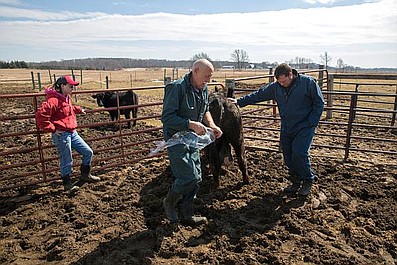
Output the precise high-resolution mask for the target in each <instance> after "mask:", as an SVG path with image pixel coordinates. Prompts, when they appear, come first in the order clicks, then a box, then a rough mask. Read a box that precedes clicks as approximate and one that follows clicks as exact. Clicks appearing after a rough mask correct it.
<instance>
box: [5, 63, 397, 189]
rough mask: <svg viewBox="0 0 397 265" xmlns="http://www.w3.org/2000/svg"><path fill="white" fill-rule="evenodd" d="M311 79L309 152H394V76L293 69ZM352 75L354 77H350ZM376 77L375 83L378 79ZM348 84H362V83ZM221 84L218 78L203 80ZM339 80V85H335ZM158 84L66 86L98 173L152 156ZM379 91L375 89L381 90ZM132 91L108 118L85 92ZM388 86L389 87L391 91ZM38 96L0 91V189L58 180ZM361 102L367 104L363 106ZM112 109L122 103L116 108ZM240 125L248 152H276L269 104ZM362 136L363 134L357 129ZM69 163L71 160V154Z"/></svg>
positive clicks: (232, 90) (247, 88)
mask: <svg viewBox="0 0 397 265" xmlns="http://www.w3.org/2000/svg"><path fill="white" fill-rule="evenodd" d="M300 72H301V73H306V74H310V75H312V76H313V77H315V78H316V79H317V81H318V82H319V84H320V86H321V88H322V91H323V94H324V97H325V99H326V108H325V111H324V113H323V117H322V120H321V122H320V126H319V128H318V130H317V133H316V137H315V140H314V144H313V155H314V156H326V157H328V156H333V157H336V158H341V159H344V160H347V159H349V158H350V157H351V155H350V153H351V152H352V151H354V152H355V153H356V155H355V156H354V159H358V160H360V159H368V158H367V156H368V155H367V154H368V153H373V154H380V155H385V156H388V157H391V158H393V157H394V158H395V157H396V153H397V150H396V146H397V136H396V134H397V133H396V124H395V117H396V111H397V110H396V105H397V99H396V98H397V92H396V91H394V89H395V88H397V85H396V83H395V81H392V80H389V81H390V82H388V83H382V85H381V86H376V83H375V87H381V89H379V90H380V91H375V90H371V91H370V92H368V91H360V90H357V89H356V90H354V91H349V90H348V89H346V90H343V91H335V90H334V89H333V88H335V85H334V83H333V82H334V81H333V80H335V78H333V75H331V74H328V72H327V71H326V70H324V69H316V70H300ZM357 79H358V78H357ZM271 81H273V76H272V75H271V74H270V73H269V74H268V75H262V76H254V77H242V78H234V79H227V80H225V84H226V88H227V93H228V95H229V96H240V95H242V94H244V93H248V92H251V91H253V90H256V89H258V88H259V86H261V85H265V84H267V83H268V82H271ZM381 82H382V81H381ZM355 84H356V85H359V86H361V87H364V86H369V85H367V84H366V83H363V84H360V83H359V82H358V81H357V80H356V81H355ZM209 85H210V90H213V89H214V86H221V87H223V86H224V84H223V83H217V82H214V83H210V84H209ZM341 85H342V84H341ZM163 88H164V85H160V86H142V87H138V86H137V87H132V88H113V89H108V90H103V89H99V90H98V89H96V90H79V91H75V92H74V97H75V99H76V100H77V102H75V104H76V105H82V106H83V107H85V108H86V109H88V110H87V115H85V116H79V117H78V122H79V129H78V130H79V133H80V134H81V135H82V136H83V138H84V139H85V140H86V141H87V142H88V143H89V144H90V145H91V146H92V147H93V150H94V153H95V156H94V160H93V167H94V171H95V172H97V173H101V172H106V170H108V169H111V168H117V167H122V166H127V165H128V166H130V165H133V164H134V163H136V162H138V161H142V160H145V161H147V162H148V163H149V162H150V161H152V160H155V159H156V157H158V156H163V155H165V153H159V154H157V155H153V156H151V155H149V153H150V151H151V149H153V148H154V147H155V146H156V143H157V142H158V141H160V140H162V132H161V130H162V128H161V122H160V120H159V119H160V115H161V107H162V97H163ZM385 88H387V89H386V91H385V92H383V90H385ZM129 89H132V90H133V91H135V92H136V93H137V94H138V96H139V98H140V100H139V104H138V105H136V106H134V107H137V108H138V117H137V118H135V119H134V118H132V119H129V120H126V119H122V118H120V119H119V120H117V121H114V122H111V121H109V117H108V115H107V110H106V109H103V108H98V107H97V106H96V105H95V102H94V100H92V98H91V95H92V94H94V93H98V92H104V91H112V92H116V93H118V92H122V91H126V90H129ZM392 90H393V91H392ZM43 99H44V93H24V94H2V95H0V109H1V111H2V115H1V116H0V121H1V125H2V126H1V128H0V141H1V143H2V148H1V150H0V157H1V158H0V159H1V160H0V161H1V165H0V172H1V175H0V183H1V186H0V190H6V189H12V188H16V187H24V186H29V185H35V184H40V183H49V182H53V181H55V180H58V179H59V176H58V174H57V172H58V166H57V164H58V157H57V154H56V150H55V147H54V146H53V145H52V142H51V139H50V135H49V134H43V133H42V132H40V131H39V130H38V128H37V127H36V124H35V121H34V111H35V110H36V109H37V107H38V106H39V105H40V103H41V102H42V100H43ZM368 104H373V105H374V106H372V107H368ZM116 109H117V111H120V110H122V109H123V107H120V106H117V108H116ZM241 112H242V114H243V124H244V133H245V139H246V146H247V149H248V152H250V150H265V151H275V152H279V144H278V142H279V117H278V114H277V109H276V106H275V104H274V102H264V103H261V104H258V105H257V106H252V107H250V108H247V109H243V110H242V111H241ZM134 120H136V121H137V126H136V127H135V128H132V129H128V128H125V127H126V126H125V125H126V123H127V122H128V121H134ZM364 134H365V135H364ZM74 159H75V161H76V163H75V167H78V166H79V158H78V157H77V156H74Z"/></svg>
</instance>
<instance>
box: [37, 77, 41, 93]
mask: <svg viewBox="0 0 397 265" xmlns="http://www.w3.org/2000/svg"><path fill="white" fill-rule="evenodd" d="M37 84H38V86H39V91H41V79H40V73H37Z"/></svg>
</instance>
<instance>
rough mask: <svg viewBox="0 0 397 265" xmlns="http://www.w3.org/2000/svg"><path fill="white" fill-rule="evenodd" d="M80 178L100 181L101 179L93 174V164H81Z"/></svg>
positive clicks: (87, 180)
mask: <svg viewBox="0 0 397 265" xmlns="http://www.w3.org/2000/svg"><path fill="white" fill-rule="evenodd" d="M80 172H81V175H80V180H82V181H85V182H98V181H100V180H101V179H100V178H99V177H97V176H94V175H91V166H90V165H81V166H80Z"/></svg>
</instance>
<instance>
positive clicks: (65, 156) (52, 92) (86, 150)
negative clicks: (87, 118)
mask: <svg viewBox="0 0 397 265" xmlns="http://www.w3.org/2000/svg"><path fill="white" fill-rule="evenodd" d="M77 85H79V83H78V82H76V81H74V80H73V79H72V78H70V76H62V77H60V78H58V79H57V81H56V82H55V84H54V85H53V86H52V87H48V88H47V89H46V90H45V93H46V95H47V97H46V100H45V101H44V102H43V103H42V104H41V106H40V108H39V109H38V110H37V111H36V113H35V117H36V123H37V126H38V127H39V128H40V129H41V130H43V131H45V132H51V133H52V141H53V142H54V144H55V146H56V147H57V150H58V155H59V159H60V165H59V166H60V171H61V179H62V182H63V186H64V188H65V190H76V189H78V186H76V183H73V182H72V180H71V175H72V165H73V158H72V149H74V150H76V151H77V152H78V153H79V154H81V155H82V156H83V157H82V162H81V166H80V171H81V176H80V180H82V181H85V182H96V181H99V180H100V178H99V177H96V176H93V175H91V161H92V155H93V151H92V149H91V148H90V147H89V145H88V144H87V143H86V142H85V141H84V140H83V138H81V137H80V135H79V134H78V133H77V131H76V128H77V119H76V114H80V113H82V114H85V112H84V110H83V109H82V108H81V107H79V106H73V105H72V99H71V96H70V95H71V94H72V91H73V87H74V86H77Z"/></svg>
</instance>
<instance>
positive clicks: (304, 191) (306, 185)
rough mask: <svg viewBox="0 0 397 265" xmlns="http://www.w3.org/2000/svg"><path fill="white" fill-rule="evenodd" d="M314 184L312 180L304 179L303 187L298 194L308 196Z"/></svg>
mask: <svg viewBox="0 0 397 265" xmlns="http://www.w3.org/2000/svg"><path fill="white" fill-rule="evenodd" d="M312 185H313V182H312V181H307V180H304V181H303V184H302V187H301V188H300V190H299V191H298V194H299V195H302V196H307V195H309V193H310V190H311V189H312Z"/></svg>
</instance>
